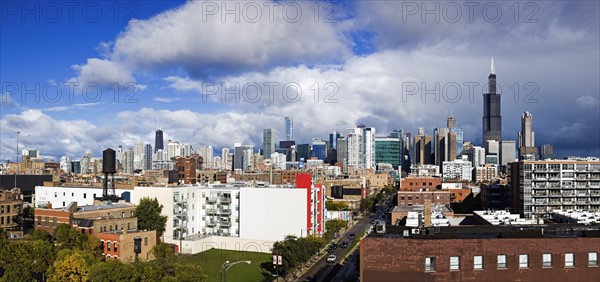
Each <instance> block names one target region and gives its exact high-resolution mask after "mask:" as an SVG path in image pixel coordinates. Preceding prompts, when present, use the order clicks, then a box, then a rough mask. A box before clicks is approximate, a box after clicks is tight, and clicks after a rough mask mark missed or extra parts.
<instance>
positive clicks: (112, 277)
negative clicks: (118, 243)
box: [90, 259, 135, 282]
mask: <svg viewBox="0 0 600 282" xmlns="http://www.w3.org/2000/svg"><path fill="white" fill-rule="evenodd" d="M134 275H135V273H134V267H133V265H131V264H124V263H122V262H120V261H118V260H113V259H110V260H107V261H105V262H102V261H99V262H97V263H95V264H94V265H92V267H91V268H90V281H92V282H110V281H131V280H133V278H134Z"/></svg>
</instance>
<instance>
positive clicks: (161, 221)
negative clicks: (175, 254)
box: [133, 197, 167, 234]
mask: <svg viewBox="0 0 600 282" xmlns="http://www.w3.org/2000/svg"><path fill="white" fill-rule="evenodd" d="M162 209H163V205H161V204H160V203H159V202H158V200H157V199H156V198H154V199H150V198H147V197H144V198H142V199H141V200H140V204H139V205H138V206H137V207H136V208H135V210H134V211H133V215H134V216H135V217H137V219H138V229H140V230H144V229H146V230H156V231H158V233H159V234H162V233H163V232H165V229H166V226H167V216H166V215H161V213H162Z"/></svg>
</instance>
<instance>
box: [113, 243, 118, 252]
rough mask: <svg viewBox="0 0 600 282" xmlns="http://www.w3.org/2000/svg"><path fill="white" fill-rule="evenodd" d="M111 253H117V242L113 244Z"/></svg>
mask: <svg viewBox="0 0 600 282" xmlns="http://www.w3.org/2000/svg"><path fill="white" fill-rule="evenodd" d="M113 251H115V253H116V252H117V242H115V243H114V244H113Z"/></svg>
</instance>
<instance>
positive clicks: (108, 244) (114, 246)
mask: <svg viewBox="0 0 600 282" xmlns="http://www.w3.org/2000/svg"><path fill="white" fill-rule="evenodd" d="M117 245H118V243H117V242H114V243H112V249H113V252H115V253H116V252H117V249H118V247H117ZM102 249H104V250H105V252H110V249H111V241H106V244H104V241H102Z"/></svg>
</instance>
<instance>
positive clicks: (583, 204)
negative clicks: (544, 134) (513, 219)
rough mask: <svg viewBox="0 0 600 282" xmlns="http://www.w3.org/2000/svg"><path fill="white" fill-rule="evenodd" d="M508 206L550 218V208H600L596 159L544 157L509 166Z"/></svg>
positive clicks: (524, 212)
mask: <svg viewBox="0 0 600 282" xmlns="http://www.w3.org/2000/svg"><path fill="white" fill-rule="evenodd" d="M508 176H509V178H508V180H509V185H510V186H511V190H512V194H513V200H512V202H513V204H512V205H513V206H512V208H513V209H514V210H515V211H516V212H519V213H522V214H523V215H525V217H527V218H532V217H536V218H541V217H544V218H550V217H551V213H552V211H553V210H585V211H589V212H597V211H600V161H599V160H598V159H595V160H544V161H529V160H525V161H520V162H514V163H512V164H511V166H510V167H509V172H508Z"/></svg>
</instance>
